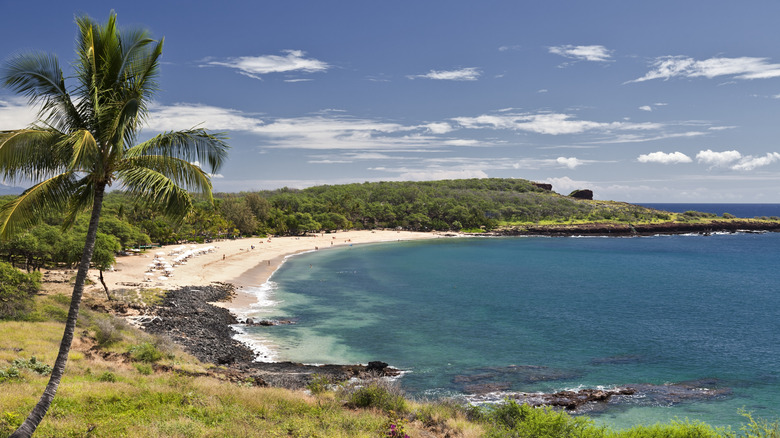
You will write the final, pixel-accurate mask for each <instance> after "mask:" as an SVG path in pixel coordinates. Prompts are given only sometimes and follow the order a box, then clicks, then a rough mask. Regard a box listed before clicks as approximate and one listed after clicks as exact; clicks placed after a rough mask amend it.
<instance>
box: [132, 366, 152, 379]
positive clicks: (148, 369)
mask: <svg viewBox="0 0 780 438" xmlns="http://www.w3.org/2000/svg"><path fill="white" fill-rule="evenodd" d="M133 366H134V367H135V369H136V370H137V371H138V372H139V373H141V374H143V375H144V376H148V375H150V374H152V371H154V370H153V369H152V366H151V365H150V364H148V363H136V364H133Z"/></svg>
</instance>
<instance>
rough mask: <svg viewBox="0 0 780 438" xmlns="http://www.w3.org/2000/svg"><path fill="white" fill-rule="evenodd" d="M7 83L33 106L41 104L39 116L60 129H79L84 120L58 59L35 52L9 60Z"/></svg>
mask: <svg viewBox="0 0 780 438" xmlns="http://www.w3.org/2000/svg"><path fill="white" fill-rule="evenodd" d="M0 75H1V77H2V80H3V83H4V84H5V85H6V86H8V87H9V88H11V89H12V90H14V91H15V92H17V93H19V94H22V95H24V96H26V97H27V98H28V99H29V103H30V105H32V106H38V105H40V109H39V112H38V117H39V118H40V119H41V120H43V121H45V122H46V123H48V124H49V125H51V126H54V127H56V128H57V129H60V130H68V129H74V128H75V129H78V128H80V127H82V126H83V120H82V117H81V115H80V114H79V112H78V109H77V108H76V107H75V105H73V102H72V100H71V98H70V95H69V94H68V90H67V89H66V88H65V78H64V76H63V74H62V69H61V68H60V65H59V62H58V61H57V57H56V56H54V55H50V54H46V53H40V52H31V53H21V54H17V55H16V56H13V57H12V58H10V59H9V60H8V61H6V63H5V65H4V68H3V70H2V73H0Z"/></svg>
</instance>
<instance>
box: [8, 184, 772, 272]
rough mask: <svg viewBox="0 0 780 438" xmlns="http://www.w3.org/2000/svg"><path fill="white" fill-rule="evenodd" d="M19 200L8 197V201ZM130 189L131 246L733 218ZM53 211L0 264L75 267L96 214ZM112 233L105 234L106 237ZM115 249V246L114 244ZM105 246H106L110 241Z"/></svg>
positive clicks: (125, 202)
mask: <svg viewBox="0 0 780 438" xmlns="http://www.w3.org/2000/svg"><path fill="white" fill-rule="evenodd" d="M12 199H13V197H0V205H2V204H4V203H5V202H9V201H10V200H12ZM136 201H137V199H134V198H133V197H132V196H130V195H128V194H125V193H122V192H111V193H108V194H106V196H105V198H104V202H103V213H102V219H101V222H100V226H99V228H98V232H99V234H98V236H99V239H101V238H102V239H105V238H106V237H105V236H113V237H114V238H116V239H117V240H118V241H119V245H120V246H121V247H122V248H125V249H126V248H140V247H143V246H146V245H150V244H151V243H152V242H154V243H156V244H172V243H176V242H182V241H190V242H204V241H208V240H213V239H224V238H235V237H239V236H249V235H266V234H273V235H298V234H303V233H306V232H330V231H335V230H341V229H378V228H394V229H395V228H399V229H405V230H416V231H431V230H439V231H472V232H473V231H478V232H479V231H490V230H502V229H512V228H514V229H518V230H521V231H522V230H523V229H528V227H531V226H533V227H537V228H538V227H552V226H561V227H563V226H572V225H574V226H578V225H583V224H596V223H598V224H615V225H622V226H625V227H627V226H629V224H630V225H631V226H637V225H641V224H664V223H669V224H706V223H710V222H713V221H719V222H724V221H734V220H737V218H734V217H733V216H732V215H729V214H724V215H723V216H721V217H718V216H716V215H714V214H710V213H701V212H694V211H689V212H685V213H670V212H665V211H658V210H653V209H649V208H645V207H642V206H638V205H632V204H628V203H625V202H614V201H593V200H582V199H574V198H571V197H568V196H562V195H559V194H557V193H554V192H551V191H548V190H545V189H543V188H539V187H537V186H535V185H534V184H533V183H531V182H530V181H527V180H522V179H468V180H447V181H425V182H377V183H362V184H346V185H325V186H317V187H311V188H308V189H303V190H294V189H288V188H284V189H279V190H269V191H261V192H244V193H217V194H215V202H214V204H210V203H208V202H205V201H199V200H197V199H195V200H193V208H192V210H191V211H190V212H189V213H188V214H187V215H186V216H185V217H184V218H183V219H181V220H171V219H169V218H166V217H165V215H163V214H162V213H160V212H159V211H157V210H155V209H153V208H150V207H149V206H145V205H142V204H138V203H137V202H136ZM64 220H65V216H64V214H62V213H58V212H51V213H49V214H47V215H44V216H43V217H42V221H41V224H40V225H38V226H35V227H31V228H30V229H29V230H27V232H26V233H23V234H21V235H18V236H15V237H13V238H12V239H10V240H3V241H0V259H3V260H6V261H9V262H13V263H14V264H15V265H16V266H23V267H26V268H27V269H28V270H35V269H37V268H39V267H41V266H73V265H75V264H76V263H77V262H78V260H79V256H80V250H81V248H83V246H84V236H86V229H87V224H88V222H89V217H88V215H87V214H81V215H77V216H76V217H75V220H74V223H75V225H74V226H73V228H72V229H70V230H67V231H62V230H61V226H62V224H63V223H64ZM757 220H761V221H765V222H767V223H769V222H774V223H777V222H778V221H779V220H780V219H778V218H759V219H757ZM101 235H105V236H104V237H100V236H101ZM107 245H108V243H107ZM104 246H105V245H104Z"/></svg>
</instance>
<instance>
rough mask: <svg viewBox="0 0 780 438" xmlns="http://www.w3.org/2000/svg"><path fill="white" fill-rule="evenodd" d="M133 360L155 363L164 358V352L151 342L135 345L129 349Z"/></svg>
mask: <svg viewBox="0 0 780 438" xmlns="http://www.w3.org/2000/svg"><path fill="white" fill-rule="evenodd" d="M128 352H129V353H130V357H132V358H133V360H137V361H140V362H148V363H154V362H157V361H158V360H160V359H162V358H163V354H162V352H161V351H160V350H159V349H157V347H156V346H155V345H154V344H153V343H151V342H144V343H143V344H139V345H134V346H132V347H130V350H129V351H128Z"/></svg>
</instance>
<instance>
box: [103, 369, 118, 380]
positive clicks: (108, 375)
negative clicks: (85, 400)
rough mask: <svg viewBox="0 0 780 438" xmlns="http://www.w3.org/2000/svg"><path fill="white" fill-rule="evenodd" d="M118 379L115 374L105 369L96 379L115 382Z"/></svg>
mask: <svg viewBox="0 0 780 438" xmlns="http://www.w3.org/2000/svg"><path fill="white" fill-rule="evenodd" d="M117 380H119V379H118V378H117V376H116V374H114V373H112V372H111V371H106V372H104V373H103V374H101V375H100V377H98V381H100V382H116V381H117Z"/></svg>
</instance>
